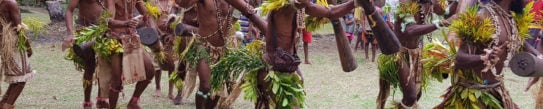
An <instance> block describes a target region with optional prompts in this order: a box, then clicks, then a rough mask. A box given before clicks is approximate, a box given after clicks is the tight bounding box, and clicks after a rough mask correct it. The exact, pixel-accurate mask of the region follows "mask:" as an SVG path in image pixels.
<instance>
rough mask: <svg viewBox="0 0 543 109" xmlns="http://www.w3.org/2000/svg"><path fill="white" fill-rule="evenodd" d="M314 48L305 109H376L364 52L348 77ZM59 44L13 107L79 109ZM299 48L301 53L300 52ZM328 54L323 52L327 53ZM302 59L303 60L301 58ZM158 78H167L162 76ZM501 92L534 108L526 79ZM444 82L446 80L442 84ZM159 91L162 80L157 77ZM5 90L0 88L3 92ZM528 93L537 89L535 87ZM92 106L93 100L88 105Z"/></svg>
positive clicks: (78, 88) (436, 93)
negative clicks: (507, 90) (507, 93)
mask: <svg viewBox="0 0 543 109" xmlns="http://www.w3.org/2000/svg"><path fill="white" fill-rule="evenodd" d="M315 43H319V44H315V45H310V47H312V48H311V49H310V53H311V56H310V57H311V58H310V59H311V60H312V62H313V64H312V65H306V64H302V65H301V69H302V71H303V72H304V77H305V86H306V87H305V89H306V91H307V100H306V101H307V107H308V108H310V109H316V108H317V109H326V108H346V109H360V108H364V109H366V108H367V109H369V108H375V105H376V104H375V98H376V95H377V93H378V74H377V69H376V65H375V64H374V63H371V62H368V61H366V60H365V59H363V55H362V54H363V52H361V51H358V52H355V53H356V54H355V55H356V57H357V60H358V62H359V66H358V69H356V70H355V71H353V72H350V73H344V72H342V70H341V66H340V63H339V61H338V60H339V58H338V54H337V52H336V51H337V50H336V48H335V47H336V46H335V42H334V40H327V39H319V40H316V41H315ZM59 47H60V44H59V43H56V44H39V45H34V50H35V54H34V56H33V57H32V58H31V60H30V62H31V64H32V65H33V68H34V70H36V71H37V72H38V75H37V76H36V77H35V78H34V79H33V80H31V81H29V82H28V83H27V86H26V88H25V90H24V92H23V93H22V95H21V97H20V98H19V99H18V101H17V108H80V106H81V102H82V101H83V93H82V82H81V78H82V73H81V72H77V71H75V70H74V67H73V65H72V63H71V62H68V61H66V60H64V59H63V55H64V54H63V53H61V52H60V48H59ZM300 48H301V47H300ZM326 51H328V52H326ZM300 55H301V56H303V54H301V53H300ZM163 75H166V73H165V72H164V74H163ZM505 80H506V86H507V89H509V91H510V94H511V95H512V97H513V100H514V101H516V103H518V104H519V105H520V106H521V107H522V108H533V103H534V101H533V98H532V94H531V93H530V92H535V91H530V92H523V91H522V89H523V87H524V86H525V83H526V81H527V78H521V77H518V76H515V75H513V74H512V73H511V72H510V71H509V70H507V72H506V78H505ZM447 81H448V80H447ZM161 84H162V85H163V86H165V85H166V76H162V83H161ZM449 84H450V83H449V82H444V83H437V82H436V83H433V84H432V85H431V86H430V88H429V89H428V90H426V91H424V93H423V97H422V98H421V99H420V102H419V104H420V105H421V106H422V107H423V108H431V107H433V106H435V105H437V104H438V103H440V101H441V100H442V99H441V98H440V96H441V94H443V93H444V91H445V89H446V88H447V87H448V86H449ZM6 86H7V85H6V84H5V83H4V85H3V86H2V89H4V90H3V91H5V89H6V88H7V87H6ZM154 87H155V85H154V83H152V84H151V85H149V87H148V88H147V89H146V91H145V93H144V94H143V97H142V102H141V103H142V105H143V106H144V107H145V108H183V109H192V108H194V95H192V96H191V97H190V98H189V99H186V100H184V102H185V104H184V105H180V106H174V105H172V104H171V101H170V100H169V99H168V98H166V97H165V96H166V89H163V90H162V96H163V97H160V98H155V97H152V96H151V94H152V92H153V91H154V90H155V89H154ZM96 89H97V88H96V86H95V87H94V88H93V90H94V91H93V98H94V97H95V96H96ZM533 89H537V87H534V88H533ZM133 90H134V85H128V86H125V90H124V93H125V95H126V97H125V98H124V99H123V98H121V100H120V101H119V102H120V106H121V107H125V105H126V103H127V102H128V100H129V99H130V95H131V93H132V92H133ZM394 95H395V96H394V97H389V102H388V103H390V101H393V99H392V98H395V101H399V100H400V99H401V92H399V91H396V93H395V94H394ZM93 100H94V99H93ZM253 106H254V105H253V104H252V103H250V102H248V101H245V100H243V99H242V98H241V97H240V98H239V99H238V101H237V102H236V103H235V108H240V109H246V108H252V107H253Z"/></svg>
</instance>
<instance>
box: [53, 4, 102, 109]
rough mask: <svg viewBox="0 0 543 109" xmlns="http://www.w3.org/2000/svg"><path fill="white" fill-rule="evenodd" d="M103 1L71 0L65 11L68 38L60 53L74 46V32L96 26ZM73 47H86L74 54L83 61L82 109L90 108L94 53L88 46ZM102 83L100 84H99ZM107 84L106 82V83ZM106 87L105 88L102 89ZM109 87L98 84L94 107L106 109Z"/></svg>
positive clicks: (94, 62)
mask: <svg viewBox="0 0 543 109" xmlns="http://www.w3.org/2000/svg"><path fill="white" fill-rule="evenodd" d="M104 3H105V0H71V1H70V3H69V5H68V8H67V11H66V16H65V18H66V27H67V29H66V32H67V33H68V36H67V37H66V38H65V39H64V42H63V44H62V51H64V50H65V49H66V48H68V47H70V46H72V45H74V32H76V31H79V30H81V29H83V28H85V27H87V26H91V25H97V22H98V18H99V17H100V15H101V14H100V13H102V11H103V10H104V8H105V4H104ZM76 8H78V9H79V13H78V15H77V18H78V19H77V20H76V21H75V23H76V26H75V27H74V24H73V22H74V19H73V18H74V17H73V12H74V10H75V9H76ZM74 47H86V48H84V49H85V50H83V51H77V53H76V54H78V56H80V57H81V58H83V60H84V61H85V68H84V74H83V93H84V96H85V97H84V102H83V107H84V108H92V105H93V104H92V101H91V100H90V99H91V98H90V96H91V91H92V79H93V76H94V71H95V68H96V64H97V63H96V58H95V53H94V51H93V50H92V48H90V47H91V46H90V45H87V46H81V45H79V46H77V45H76V46H74ZM103 74H106V75H109V72H103V73H102V75H103ZM99 79H100V80H103V81H104V80H109V76H105V77H104V78H101V77H99ZM99 83H102V82H99ZM106 83H108V82H106ZM104 86H107V87H104ZM108 89H109V85H107V84H104V83H102V84H99V90H98V97H96V107H97V108H107V107H108V106H109V104H108V103H107V102H108V101H107V98H108V95H107V93H108V92H109V90H108Z"/></svg>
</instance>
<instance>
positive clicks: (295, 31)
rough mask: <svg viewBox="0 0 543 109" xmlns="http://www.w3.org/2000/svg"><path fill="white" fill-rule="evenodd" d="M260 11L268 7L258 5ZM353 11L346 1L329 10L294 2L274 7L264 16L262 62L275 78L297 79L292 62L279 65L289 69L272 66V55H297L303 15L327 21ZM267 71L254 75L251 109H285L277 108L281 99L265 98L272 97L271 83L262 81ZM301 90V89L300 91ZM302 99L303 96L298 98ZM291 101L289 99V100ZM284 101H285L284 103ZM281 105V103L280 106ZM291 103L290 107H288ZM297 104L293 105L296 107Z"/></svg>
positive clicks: (299, 0) (304, 0)
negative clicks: (273, 107)
mask: <svg viewBox="0 0 543 109" xmlns="http://www.w3.org/2000/svg"><path fill="white" fill-rule="evenodd" d="M262 7H263V8H268V7H266V6H265V5H262ZM352 9H354V2H353V1H349V2H347V3H344V4H340V5H337V6H335V7H331V8H330V9H327V8H325V7H324V6H321V5H317V4H313V3H312V2H311V1H310V0H294V1H292V2H289V4H288V5H285V6H283V7H277V8H276V9H271V10H270V12H269V14H268V16H267V20H268V31H267V32H265V33H266V35H265V39H266V48H265V54H264V56H263V59H264V61H265V62H266V63H268V64H269V65H271V67H272V68H271V69H269V70H273V72H274V73H275V74H277V75H283V76H290V75H294V76H298V77H300V78H303V77H301V76H302V75H301V73H299V72H298V74H296V73H294V72H295V71H296V69H297V65H294V64H293V63H292V62H285V63H283V64H288V65H289V66H283V67H284V68H283V67H281V66H274V65H278V64H280V63H279V61H275V60H280V59H279V58H281V57H276V56H279V55H275V54H277V53H285V54H284V55H291V56H292V55H297V54H296V50H295V46H296V44H295V43H296V42H297V41H296V40H298V39H299V38H300V37H301V35H302V30H303V28H304V26H303V25H304V24H303V22H304V15H305V14H304V13H306V14H308V15H311V16H315V17H326V18H329V19H337V18H340V17H342V16H343V15H345V14H347V13H349V12H351V10H352ZM269 73H270V72H268V69H265V70H264V71H262V72H260V73H259V74H258V76H257V77H258V90H259V91H260V92H259V95H258V99H257V103H256V107H255V108H266V107H267V106H270V104H278V105H276V107H278V108H279V107H285V105H279V104H281V102H280V101H282V99H281V100H277V99H267V98H275V94H274V93H272V91H270V89H271V83H272V81H266V80H265V79H264V78H265V77H266V76H267V75H268V74H269ZM293 73H294V74H293ZM286 81H292V82H293V83H287V84H301V83H297V81H296V80H286ZM300 88H303V87H300ZM302 90H303V89H302ZM302 96H305V95H302ZM290 100H292V99H290ZM290 100H288V104H289V105H286V108H288V107H291V108H294V107H299V106H302V105H303V104H298V103H300V102H301V101H298V100H295V101H290ZM284 102H287V101H284ZM284 102H283V103H284ZM292 104H294V105H292ZM296 104H297V105H296Z"/></svg>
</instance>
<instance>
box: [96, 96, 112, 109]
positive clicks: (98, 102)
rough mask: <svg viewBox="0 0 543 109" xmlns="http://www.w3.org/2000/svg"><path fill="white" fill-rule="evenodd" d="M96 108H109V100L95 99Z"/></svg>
mask: <svg viewBox="0 0 543 109" xmlns="http://www.w3.org/2000/svg"><path fill="white" fill-rule="evenodd" d="M96 108H109V100H108V99H107V98H99V97H97V98H96Z"/></svg>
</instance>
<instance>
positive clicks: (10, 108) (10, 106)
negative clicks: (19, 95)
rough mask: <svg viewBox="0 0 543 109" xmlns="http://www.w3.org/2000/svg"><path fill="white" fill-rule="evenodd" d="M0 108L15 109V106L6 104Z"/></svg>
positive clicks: (0, 105)
mask: <svg viewBox="0 0 543 109" xmlns="http://www.w3.org/2000/svg"><path fill="white" fill-rule="evenodd" d="M0 108H2V109H15V106H14V105H10V104H7V103H4V104H0Z"/></svg>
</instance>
